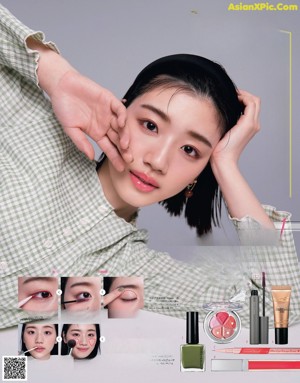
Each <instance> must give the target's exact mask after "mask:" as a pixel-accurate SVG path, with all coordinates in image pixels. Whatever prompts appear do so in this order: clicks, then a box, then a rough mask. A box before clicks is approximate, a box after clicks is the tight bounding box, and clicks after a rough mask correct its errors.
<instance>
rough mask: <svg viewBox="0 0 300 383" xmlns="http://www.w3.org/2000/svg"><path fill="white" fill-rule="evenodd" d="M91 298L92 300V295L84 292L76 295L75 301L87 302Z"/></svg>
mask: <svg viewBox="0 0 300 383" xmlns="http://www.w3.org/2000/svg"><path fill="white" fill-rule="evenodd" d="M91 298H92V295H91V294H90V293H89V292H87V291H84V292H82V293H80V294H77V295H76V299H78V300H80V301H87V300H89V299H91Z"/></svg>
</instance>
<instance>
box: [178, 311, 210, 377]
mask: <svg viewBox="0 0 300 383" xmlns="http://www.w3.org/2000/svg"><path fill="white" fill-rule="evenodd" d="M186 343H187V344H183V345H181V347H180V357H181V365H180V370H181V371H184V372H186V371H204V370H205V347H204V345H203V344H199V323H198V312H196V311H190V312H187V313H186Z"/></svg>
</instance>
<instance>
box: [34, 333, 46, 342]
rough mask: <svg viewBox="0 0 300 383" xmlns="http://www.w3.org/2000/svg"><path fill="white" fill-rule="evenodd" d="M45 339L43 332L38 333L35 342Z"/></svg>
mask: <svg viewBox="0 0 300 383" xmlns="http://www.w3.org/2000/svg"><path fill="white" fill-rule="evenodd" d="M43 341H44V336H43V334H37V336H36V338H35V343H43Z"/></svg>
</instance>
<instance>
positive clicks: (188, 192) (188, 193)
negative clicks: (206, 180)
mask: <svg viewBox="0 0 300 383" xmlns="http://www.w3.org/2000/svg"><path fill="white" fill-rule="evenodd" d="M196 183H197V180H194V182H193V183H192V184H188V186H187V188H186V191H185V192H184V195H185V196H186V198H191V197H193V194H194V193H193V189H194V187H195V186H196Z"/></svg>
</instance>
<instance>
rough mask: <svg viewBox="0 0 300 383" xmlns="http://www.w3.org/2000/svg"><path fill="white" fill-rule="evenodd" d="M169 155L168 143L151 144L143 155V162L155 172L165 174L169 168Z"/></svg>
mask: <svg viewBox="0 0 300 383" xmlns="http://www.w3.org/2000/svg"><path fill="white" fill-rule="evenodd" d="M170 155H171V153H170V146H169V145H167V144H166V145H164V146H162V145H156V146H152V147H150V148H148V150H147V152H146V153H145V155H144V163H146V164H147V165H149V166H150V167H151V168H152V169H153V170H155V171H156V172H159V173H161V174H166V173H167V171H168V168H169V159H170Z"/></svg>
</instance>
